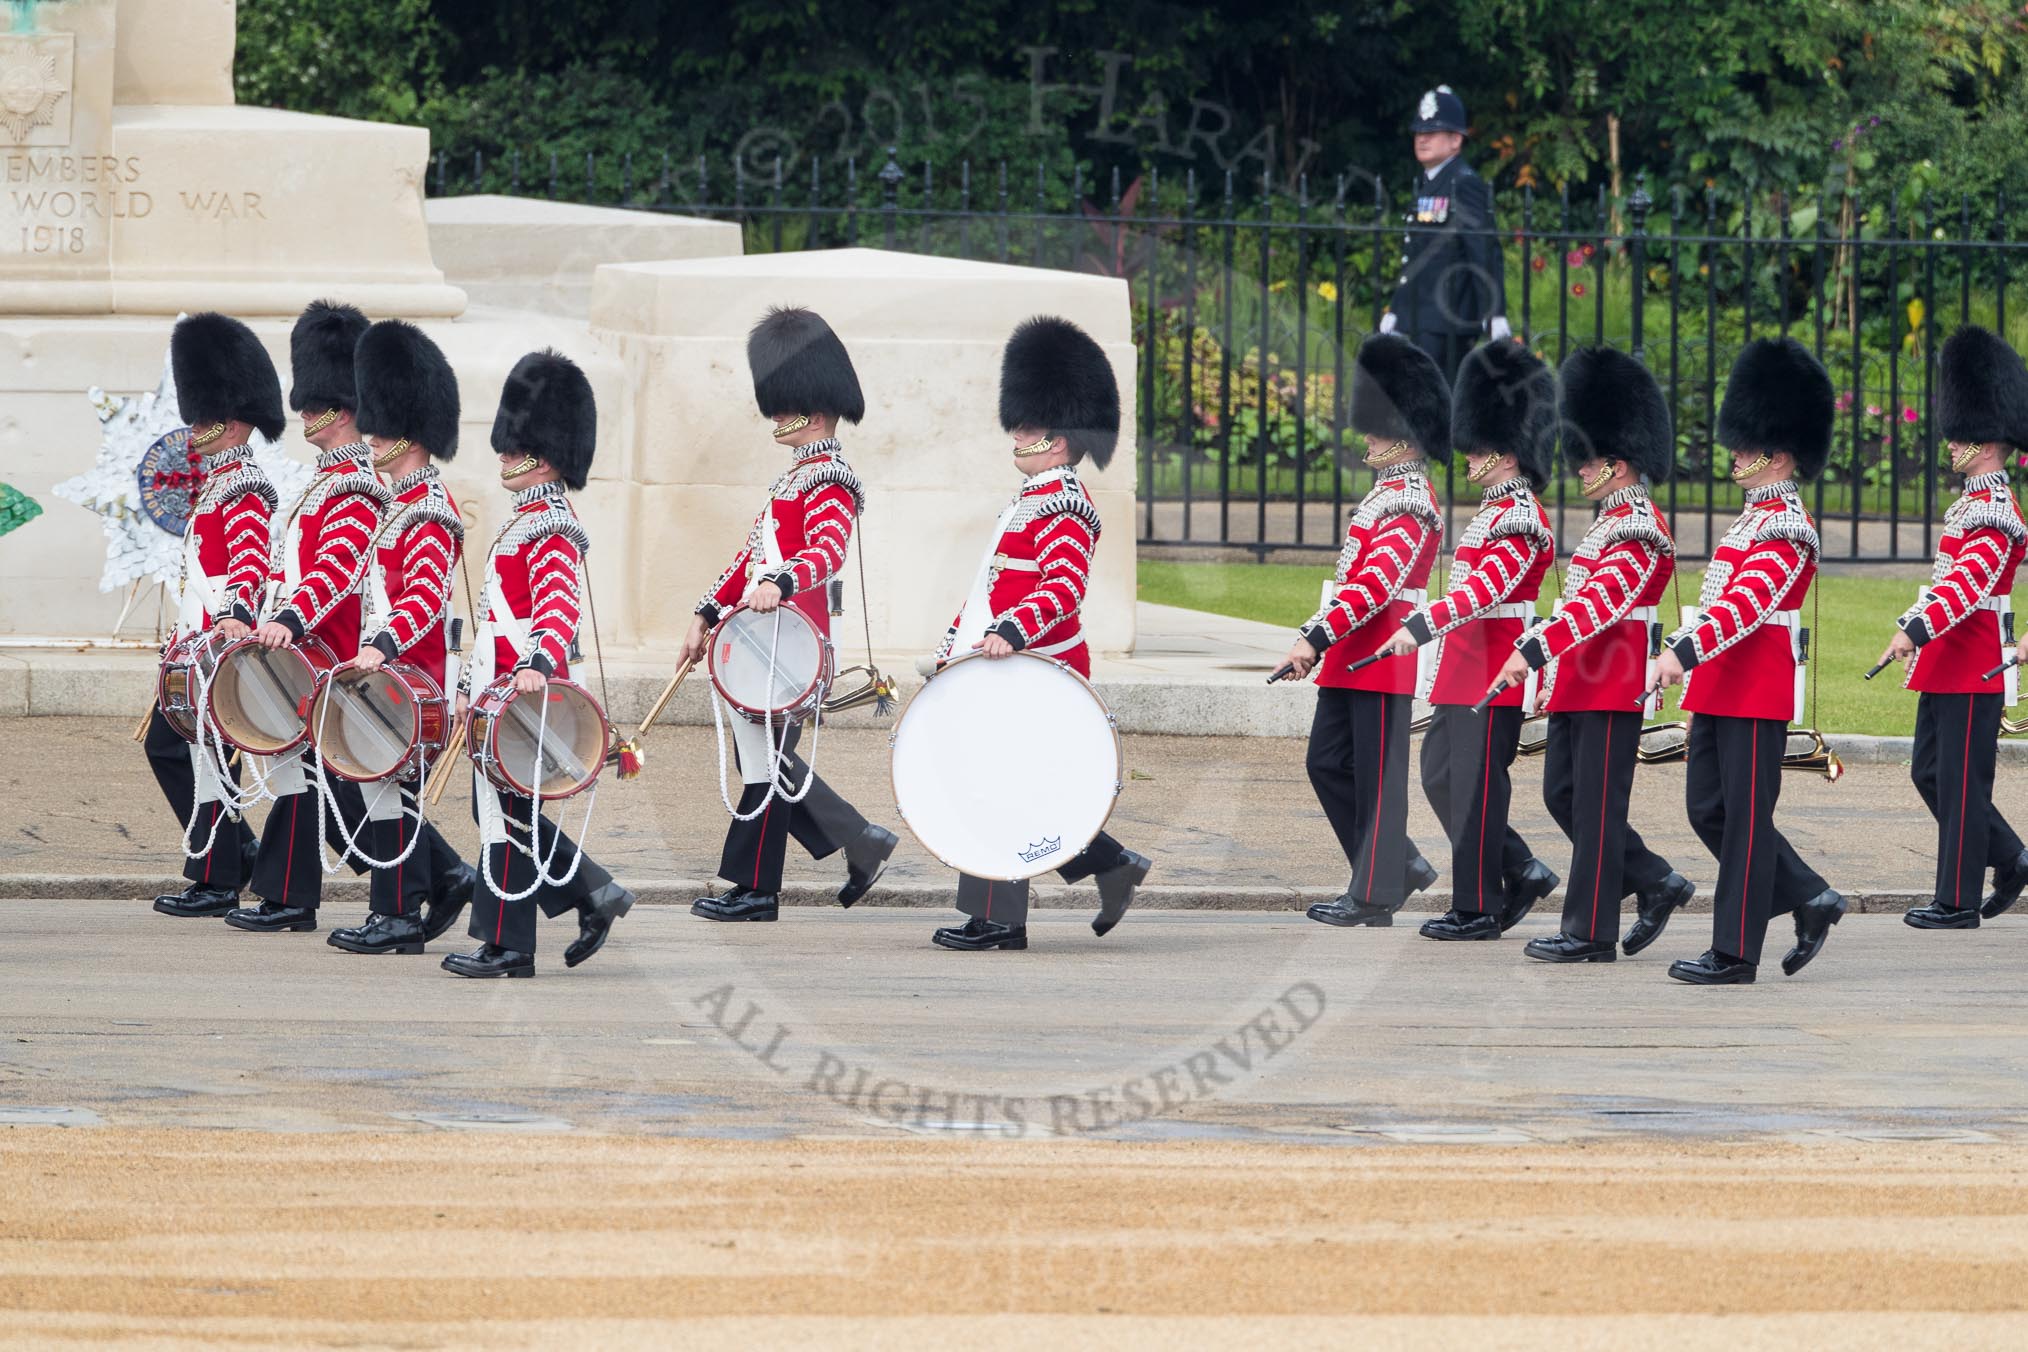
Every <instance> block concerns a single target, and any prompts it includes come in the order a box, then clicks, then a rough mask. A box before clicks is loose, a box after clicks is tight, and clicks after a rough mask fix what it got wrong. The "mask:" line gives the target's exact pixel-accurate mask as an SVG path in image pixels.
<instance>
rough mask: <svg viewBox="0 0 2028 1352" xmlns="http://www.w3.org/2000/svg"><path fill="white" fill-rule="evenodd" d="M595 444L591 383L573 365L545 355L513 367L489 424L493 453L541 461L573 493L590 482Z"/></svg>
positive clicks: (547, 352)
mask: <svg viewBox="0 0 2028 1352" xmlns="http://www.w3.org/2000/svg"><path fill="white" fill-rule="evenodd" d="M598 439H599V413H598V408H597V406H596V405H595V404H594V403H593V401H592V387H591V381H589V380H587V379H585V374H584V372H583V371H580V370H579V369H578V367H577V363H576V362H574V361H572V360H571V359H570V358H568V357H566V356H564V355H563V354H562V353H560V352H557V351H554V350H550V349H545V350H543V351H541V352H531V353H529V354H528V355H527V356H525V357H523V358H522V359H521V360H520V361H518V362H516V363H514V369H513V370H512V371H510V372H508V374H507V383H506V385H504V386H502V387H501V390H500V412H499V413H498V414H497V415H496V416H495V417H494V419H493V450H494V452H495V453H496V454H499V455H512V454H514V453H515V452H517V451H520V452H525V453H527V454H529V455H537V456H541V457H542V458H543V459H544V460H546V461H548V462H549V464H550V465H551V466H553V467H554V468H555V470H556V472H557V475H558V476H559V477H560V478H561V479H562V480H563V486H564V487H565V488H568V489H570V490H572V491H573V492H575V491H576V490H578V489H580V488H583V487H584V486H585V481H586V480H587V479H589V478H590V477H591V462H592V449H593V447H594V446H595V445H596V443H597V442H598Z"/></svg>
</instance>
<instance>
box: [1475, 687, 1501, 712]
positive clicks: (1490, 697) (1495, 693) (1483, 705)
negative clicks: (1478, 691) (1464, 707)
mask: <svg viewBox="0 0 2028 1352" xmlns="http://www.w3.org/2000/svg"><path fill="white" fill-rule="evenodd" d="M1508 688H1509V687H1508V685H1507V683H1506V682H1505V681H1495V682H1493V688H1492V689H1491V690H1488V691H1487V692H1486V694H1485V697H1484V698H1483V699H1481V700H1480V701H1479V702H1478V703H1477V704H1474V705H1473V706H1472V712H1473V713H1475V714H1482V713H1484V712H1486V710H1487V709H1488V708H1489V707H1491V705H1492V703H1493V701H1494V700H1496V699H1498V698H1500V696H1501V695H1502V694H1503V693H1505V692H1506V691H1507V690H1508Z"/></svg>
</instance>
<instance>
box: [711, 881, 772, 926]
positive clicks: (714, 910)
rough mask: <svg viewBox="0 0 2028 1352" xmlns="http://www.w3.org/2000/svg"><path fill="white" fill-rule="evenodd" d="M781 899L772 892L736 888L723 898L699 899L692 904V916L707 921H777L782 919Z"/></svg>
mask: <svg viewBox="0 0 2028 1352" xmlns="http://www.w3.org/2000/svg"><path fill="white" fill-rule="evenodd" d="M780 911H781V899H780V898H779V897H777V896H776V895H775V894H774V893H772V892H749V891H747V890H746V889H745V888H735V889H734V890H733V891H730V892H727V893H726V894H725V895H724V896H722V897H699V898H698V899H697V900H695V901H693V902H691V903H690V914H692V915H700V916H703V917H704V918H705V919H706V920H775V919H779V918H780Z"/></svg>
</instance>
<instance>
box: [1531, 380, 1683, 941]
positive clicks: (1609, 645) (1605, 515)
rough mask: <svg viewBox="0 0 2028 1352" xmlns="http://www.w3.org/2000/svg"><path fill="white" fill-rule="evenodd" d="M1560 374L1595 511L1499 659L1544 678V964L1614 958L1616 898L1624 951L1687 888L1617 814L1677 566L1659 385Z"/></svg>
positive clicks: (1574, 447)
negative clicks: (1551, 872)
mask: <svg viewBox="0 0 2028 1352" xmlns="http://www.w3.org/2000/svg"><path fill="white" fill-rule="evenodd" d="M1562 384H1563V389H1562V395H1561V399H1560V402H1559V408H1560V410H1561V414H1562V424H1563V458H1564V463H1565V464H1566V465H1568V466H1569V467H1570V470H1571V472H1572V473H1573V474H1575V475H1576V476H1577V481H1578V487H1579V489H1580V490H1581V491H1582V492H1583V493H1584V495H1585V497H1587V498H1589V499H1591V500H1592V501H1593V502H1596V503H1597V504H1598V517H1597V519H1595V520H1594V521H1593V522H1592V524H1591V529H1589V530H1587V531H1586V532H1585V534H1584V539H1583V540H1581V541H1580V542H1579V543H1578V546H1577V550H1576V552H1575V553H1574V554H1572V556H1571V560H1570V571H1569V574H1568V575H1567V577H1566V578H1565V580H1564V584H1563V596H1562V598H1561V599H1560V600H1559V601H1558V602H1557V604H1556V610H1555V613H1554V615H1553V616H1552V617H1551V618H1550V620H1549V621H1548V623H1546V624H1543V625H1540V626H1537V627H1534V628H1531V629H1530V630H1529V632H1528V633H1526V634H1524V635H1522V636H1521V637H1520V638H1519V639H1518V640H1516V642H1515V644H1514V649H1515V650H1514V652H1513V653H1512V654H1511V655H1510V656H1509V657H1508V659H1507V662H1506V665H1505V666H1503V667H1502V668H1501V669H1500V679H1501V680H1503V681H1505V682H1507V683H1508V684H1509V685H1510V686H1511V685H1515V684H1519V683H1520V682H1522V681H1524V680H1526V679H1527V678H1528V676H1529V675H1530V673H1537V672H1539V673H1543V675H1544V676H1545V677H1546V678H1547V690H1546V691H1545V694H1546V695H1547V704H1548V708H1549V745H1548V749H1547V754H1546V755H1545V756H1544V759H1543V766H1542V798H1543V802H1544V804H1545V805H1546V806H1547V807H1548V808H1549V815H1550V816H1551V817H1553V818H1555V820H1556V824H1557V825H1558V826H1559V827H1561V828H1562V829H1563V834H1564V835H1565V836H1567V837H1569V839H1570V845H1571V857H1570V883H1569V885H1568V886H1566V887H1565V888H1564V891H1563V920H1562V924H1561V926H1560V928H1559V930H1558V932H1557V933H1556V934H1554V935H1552V936H1548V937H1545V938H1540V939H1530V940H1529V941H1528V945H1527V947H1526V948H1524V949H1523V950H1522V951H1523V952H1524V953H1526V954H1527V955H1528V956H1529V957H1531V958H1539V959H1541V960H1542V961H1544V962H1611V961H1613V960H1614V958H1615V957H1616V956H1617V953H1616V952H1615V949H1614V942H1615V940H1616V939H1617V938H1618V937H1619V932H1620V901H1621V899H1622V898H1623V897H1625V896H1626V895H1627V894H1629V893H1632V894H1633V895H1634V896H1635V897H1636V898H1637V899H1638V904H1639V912H1640V918H1639V919H1638V920H1637V921H1636V922H1635V923H1634V925H1633V927H1632V928H1631V929H1630V930H1628V932H1627V937H1626V951H1627V952H1628V954H1630V955H1631V954H1634V953H1638V952H1640V951H1641V950H1642V949H1643V948H1646V947H1647V946H1648V945H1649V944H1651V943H1653V942H1654V941H1655V939H1656V937H1657V936H1658V935H1660V934H1661V932H1662V927H1663V926H1664V925H1666V924H1668V922H1669V917H1670V915H1671V914H1673V913H1674V912H1675V910H1676V909H1677V908H1678V907H1680V906H1682V905H1683V904H1684V903H1685V902H1687V901H1689V900H1690V898H1691V897H1692V896H1694V895H1695V894H1696V891H1697V889H1696V887H1695V886H1694V885H1693V884H1692V883H1691V882H1690V880H1689V879H1688V878H1685V877H1684V876H1683V875H1682V874H1680V873H1677V872H1676V871H1675V870H1673V869H1671V868H1670V867H1669V861H1668V860H1666V859H1663V858H1662V857H1661V856H1660V855H1658V854H1656V853H1655V852H1654V851H1653V850H1651V849H1649V848H1648V847H1647V843H1646V842H1645V841H1643V840H1642V839H1641V835H1640V832H1638V831H1636V830H1634V828H1633V826H1632V824H1631V823H1630V822H1628V820H1627V807H1628V804H1629V801H1630V800H1631V798H1632V796H1633V788H1634V767H1635V764H1636V762H1635V752H1636V751H1637V750H1638V749H1639V747H1640V736H1641V721H1642V714H1643V708H1642V706H1643V703H1644V698H1645V696H1646V694H1647V688H1648V676H1649V664H1650V662H1651V661H1652V659H1653V657H1654V654H1655V650H1656V649H1657V648H1658V647H1659V646H1660V644H1661V634H1662V628H1661V610H1660V606H1661V604H1662V597H1663V596H1664V595H1665V594H1666V592H1667V591H1668V588H1669V583H1670V579H1671V578H1672V577H1673V575H1674V574H1675V571H1676V542H1675V541H1674V540H1673V539H1672V538H1671V537H1670V535H1669V526H1668V523H1667V522H1665V521H1664V520H1663V519H1662V514H1661V512H1660V511H1659V510H1657V508H1656V506H1655V503H1654V500H1653V499H1652V498H1651V497H1650V496H1649V493H1648V490H1649V487H1650V485H1652V484H1656V483H1659V482H1661V481H1662V480H1664V479H1666V478H1668V477H1669V474H1670V472H1671V471H1672V470H1673V469H1674V468H1675V460H1676V449H1675V439H1674V436H1673V435H1672V433H1671V431H1670V425H1669V407H1668V404H1667V402H1666V401H1665V400H1664V399H1663V397H1662V391H1661V388H1660V387H1659V386H1658V385H1656V384H1655V378H1654V377H1653V376H1651V375H1649V374H1648V370H1647V368H1646V367H1645V366H1642V365H1641V363H1640V362H1638V361H1636V360H1635V359H1634V358H1632V357H1629V356H1627V355H1626V354H1624V353H1620V352H1615V351H1613V350H1612V349H1611V348H1604V347H1599V348H1579V349H1578V350H1577V351H1575V352H1573V353H1571V354H1570V356H1569V357H1568V358H1566V359H1565V361H1564V363H1563V382H1562Z"/></svg>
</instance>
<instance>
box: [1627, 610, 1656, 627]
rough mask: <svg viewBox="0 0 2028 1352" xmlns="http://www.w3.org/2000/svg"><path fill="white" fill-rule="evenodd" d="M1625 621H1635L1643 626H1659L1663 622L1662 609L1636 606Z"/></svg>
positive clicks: (1628, 613)
mask: <svg viewBox="0 0 2028 1352" xmlns="http://www.w3.org/2000/svg"><path fill="white" fill-rule="evenodd" d="M1624 619H1625V620H1634V621H1637V622H1638V623H1641V624H1659V623H1661V620H1662V608H1661V607H1660V606H1635V607H1634V608H1633V609H1632V610H1630V611H1628V612H1627V613H1626V615H1625V617H1624ZM1623 622H1624V621H1623Z"/></svg>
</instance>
